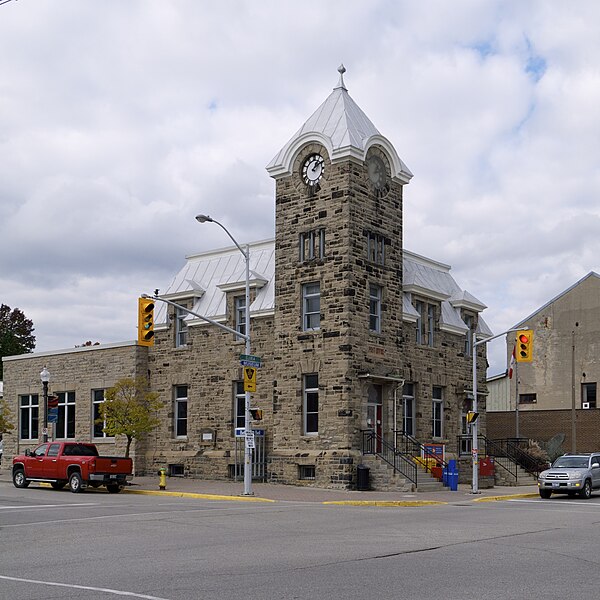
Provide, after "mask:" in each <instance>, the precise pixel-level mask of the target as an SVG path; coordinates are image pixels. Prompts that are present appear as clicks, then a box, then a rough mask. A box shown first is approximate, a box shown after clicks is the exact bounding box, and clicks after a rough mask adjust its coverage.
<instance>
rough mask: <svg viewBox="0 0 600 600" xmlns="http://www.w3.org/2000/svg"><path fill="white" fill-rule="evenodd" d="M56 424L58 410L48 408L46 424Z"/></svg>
mask: <svg viewBox="0 0 600 600" xmlns="http://www.w3.org/2000/svg"><path fill="white" fill-rule="evenodd" d="M56 422H58V408H50V409H49V410H48V423H56Z"/></svg>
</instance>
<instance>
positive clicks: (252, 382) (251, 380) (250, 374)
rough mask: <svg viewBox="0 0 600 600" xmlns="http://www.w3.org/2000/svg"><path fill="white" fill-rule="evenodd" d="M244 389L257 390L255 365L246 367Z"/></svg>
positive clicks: (246, 390) (248, 390) (247, 390)
mask: <svg viewBox="0 0 600 600" xmlns="http://www.w3.org/2000/svg"><path fill="white" fill-rule="evenodd" d="M244 391H245V392H255V391H256V368H255V367H244Z"/></svg>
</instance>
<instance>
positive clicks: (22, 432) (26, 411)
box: [19, 394, 40, 440]
mask: <svg viewBox="0 0 600 600" xmlns="http://www.w3.org/2000/svg"><path fill="white" fill-rule="evenodd" d="M39 414H40V399H39V396H38V395H37V394H24V395H22V396H19V439H21V440H37V439H38V437H39Z"/></svg>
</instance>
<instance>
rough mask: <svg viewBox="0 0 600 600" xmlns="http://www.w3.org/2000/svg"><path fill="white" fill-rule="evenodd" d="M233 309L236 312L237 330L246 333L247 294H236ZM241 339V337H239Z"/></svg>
mask: <svg viewBox="0 0 600 600" xmlns="http://www.w3.org/2000/svg"><path fill="white" fill-rule="evenodd" d="M233 310H234V312H235V330H236V331H237V332H238V333H241V334H242V335H246V296H245V295H244V296H235V297H234V299H233ZM237 339H241V338H237Z"/></svg>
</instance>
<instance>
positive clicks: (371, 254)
mask: <svg viewBox="0 0 600 600" xmlns="http://www.w3.org/2000/svg"><path fill="white" fill-rule="evenodd" d="M367 259H368V260H369V261H370V262H374V263H377V264H378V265H383V264H385V238H384V237H383V236H382V235H379V234H378V233H373V232H371V231H369V232H367Z"/></svg>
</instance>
